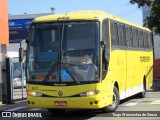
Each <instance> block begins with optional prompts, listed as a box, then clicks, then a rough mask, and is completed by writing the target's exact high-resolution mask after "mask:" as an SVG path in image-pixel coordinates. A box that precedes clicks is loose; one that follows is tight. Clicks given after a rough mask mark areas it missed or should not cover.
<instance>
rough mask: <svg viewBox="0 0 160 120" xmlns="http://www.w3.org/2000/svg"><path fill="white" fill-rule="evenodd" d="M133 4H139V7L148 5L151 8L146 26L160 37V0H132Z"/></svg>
mask: <svg viewBox="0 0 160 120" xmlns="http://www.w3.org/2000/svg"><path fill="white" fill-rule="evenodd" d="M130 3H131V4H136V3H137V4H138V7H142V6H144V5H148V6H150V7H151V14H150V16H148V17H147V18H146V19H145V23H144V24H145V26H147V27H148V28H150V29H151V30H152V31H153V32H155V33H156V34H159V35H160V0H154V1H153V0H152V2H151V0H130Z"/></svg>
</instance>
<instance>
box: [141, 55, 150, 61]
mask: <svg viewBox="0 0 160 120" xmlns="http://www.w3.org/2000/svg"><path fill="white" fill-rule="evenodd" d="M149 61H150V57H149V56H140V62H149Z"/></svg>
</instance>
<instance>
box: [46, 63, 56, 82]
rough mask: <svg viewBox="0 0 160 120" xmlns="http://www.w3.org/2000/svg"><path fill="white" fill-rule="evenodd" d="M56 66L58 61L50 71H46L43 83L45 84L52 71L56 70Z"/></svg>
mask: <svg viewBox="0 0 160 120" xmlns="http://www.w3.org/2000/svg"><path fill="white" fill-rule="evenodd" d="M57 65H59V61H58V60H57V61H56V63H54V64H53V66H52V67H51V69H50V70H49V71H48V73H47V75H46V76H45V78H44V79H43V82H46V81H47V80H48V79H49V76H50V75H51V74H52V73H53V71H54V70H55V69H56V68H57Z"/></svg>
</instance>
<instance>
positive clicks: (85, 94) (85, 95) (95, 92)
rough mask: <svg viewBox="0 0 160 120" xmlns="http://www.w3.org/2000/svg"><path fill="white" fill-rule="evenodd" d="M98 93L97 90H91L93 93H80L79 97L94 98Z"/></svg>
mask: <svg viewBox="0 0 160 120" xmlns="http://www.w3.org/2000/svg"><path fill="white" fill-rule="evenodd" d="M99 92H100V91H99V90H93V91H89V92H83V93H80V94H79V95H80V96H81V97H87V96H94V95H97V94H98V93H99Z"/></svg>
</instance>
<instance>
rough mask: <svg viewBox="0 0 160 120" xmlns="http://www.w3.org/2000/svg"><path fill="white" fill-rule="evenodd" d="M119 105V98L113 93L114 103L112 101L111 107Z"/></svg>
mask: <svg viewBox="0 0 160 120" xmlns="http://www.w3.org/2000/svg"><path fill="white" fill-rule="evenodd" d="M116 103H117V96H116V94H115V92H114V93H113V101H112V105H111V106H116Z"/></svg>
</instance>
